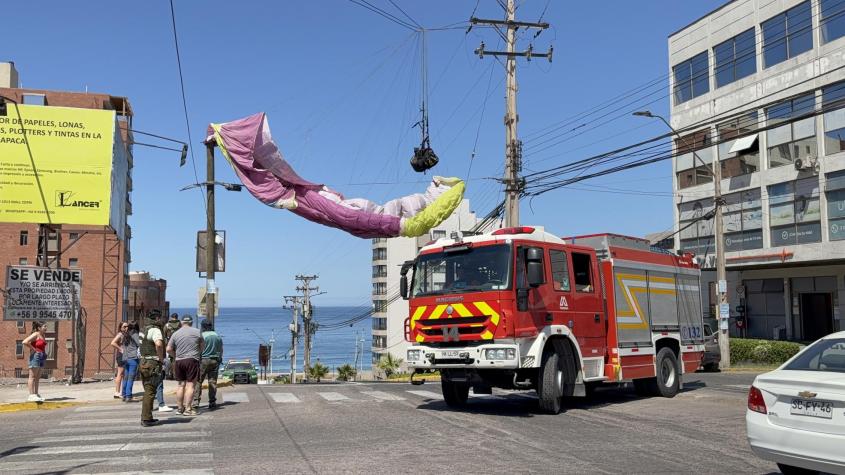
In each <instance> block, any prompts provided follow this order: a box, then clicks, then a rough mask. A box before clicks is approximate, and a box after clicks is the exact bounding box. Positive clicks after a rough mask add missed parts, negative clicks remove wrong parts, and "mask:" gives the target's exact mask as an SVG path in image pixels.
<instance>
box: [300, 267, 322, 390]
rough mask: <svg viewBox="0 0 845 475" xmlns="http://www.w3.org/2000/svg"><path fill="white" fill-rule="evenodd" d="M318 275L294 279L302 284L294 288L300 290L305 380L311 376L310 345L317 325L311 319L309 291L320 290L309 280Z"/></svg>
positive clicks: (301, 276) (314, 278)
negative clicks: (303, 333)
mask: <svg viewBox="0 0 845 475" xmlns="http://www.w3.org/2000/svg"><path fill="white" fill-rule="evenodd" d="M317 277H318V276H316V275H297V276H296V280H299V281H301V282H302V285H300V286H297V287H296V290H297V291H299V292H302V326H303V330H304V332H305V342H304V343H303V351H304V354H303V357H304V358H303V362H302V367H303V368H302V370H303V371H304V372H305V381H306V382H308V381H309V380H310V379H311V378H310V376H309V375H308V371H309V370H310V369H311V345H312V338H313V336H314V332H315V331H316V330H317V326H316V325H315V324H314V322H313V321H312V319H311V317H312V315H313V314H312V311H311V295H312V294H311V292H317V291H319V290H320V288H319V287H312V286H311V281H313V280H316V279H317Z"/></svg>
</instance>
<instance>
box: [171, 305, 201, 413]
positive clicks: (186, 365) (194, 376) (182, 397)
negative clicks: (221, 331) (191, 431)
mask: <svg viewBox="0 0 845 475" xmlns="http://www.w3.org/2000/svg"><path fill="white" fill-rule="evenodd" d="M192 324H193V318H191V316H190V315H185V316H184V317H182V328H180V329H179V330H177V331H176V333H174V334H173V336H172V337H170V342H169V343H168V344H167V352H168V353H169V354H170V355H172V356H173V357H174V359H175V361H174V363H173V375H174V376H175V377H176V381H177V382H178V384H179V386H178V387H177V388H176V406H177V409H176V411H177V412H178V413H179V414H183V415H186V416H195V415H197V413H196V411H194V409H193V408H192V407H191V402H192V401H193V399H194V384H195V383H196V382H197V380H198V379H199V376H200V355H201V354H202V351H203V342H202V334H201V333H200V331H199V330H198V329H196V328H194V327H192V326H191V325H192Z"/></svg>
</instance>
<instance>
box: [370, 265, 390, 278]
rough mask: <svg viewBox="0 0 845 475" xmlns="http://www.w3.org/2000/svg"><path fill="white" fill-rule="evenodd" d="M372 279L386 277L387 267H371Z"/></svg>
mask: <svg viewBox="0 0 845 475" xmlns="http://www.w3.org/2000/svg"><path fill="white" fill-rule="evenodd" d="M373 277H387V266H385V265H376V266H373Z"/></svg>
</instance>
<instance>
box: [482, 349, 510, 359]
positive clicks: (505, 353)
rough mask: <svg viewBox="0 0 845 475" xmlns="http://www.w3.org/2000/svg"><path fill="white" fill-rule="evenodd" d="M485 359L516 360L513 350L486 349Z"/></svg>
mask: <svg viewBox="0 0 845 475" xmlns="http://www.w3.org/2000/svg"><path fill="white" fill-rule="evenodd" d="M485 357H486V358H487V359H488V360H512V359H515V358H516V350H515V349H514V348H488V349H487V350H486V354H485Z"/></svg>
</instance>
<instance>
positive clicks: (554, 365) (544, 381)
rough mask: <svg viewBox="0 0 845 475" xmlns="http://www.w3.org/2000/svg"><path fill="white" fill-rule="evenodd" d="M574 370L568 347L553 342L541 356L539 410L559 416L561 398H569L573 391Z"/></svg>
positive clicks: (561, 343) (538, 389)
mask: <svg viewBox="0 0 845 475" xmlns="http://www.w3.org/2000/svg"><path fill="white" fill-rule="evenodd" d="M574 381H575V370H574V365H573V364H572V355H571V351H570V349H569V345H568V344H566V343H564V342H562V341H559V340H555V341H554V342H553V345H549V346H548V348H547V350H546V351H545V353H544V354H543V366H541V367H540V377H539V378H538V381H537V397H538V398H539V400H540V409H542V410H543V411H544V412H547V413H549V414H559V413H560V411H561V409H562V404H563V401H562V399H563V396H571V395H572V391H573V389H574V385H573V383H574Z"/></svg>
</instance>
